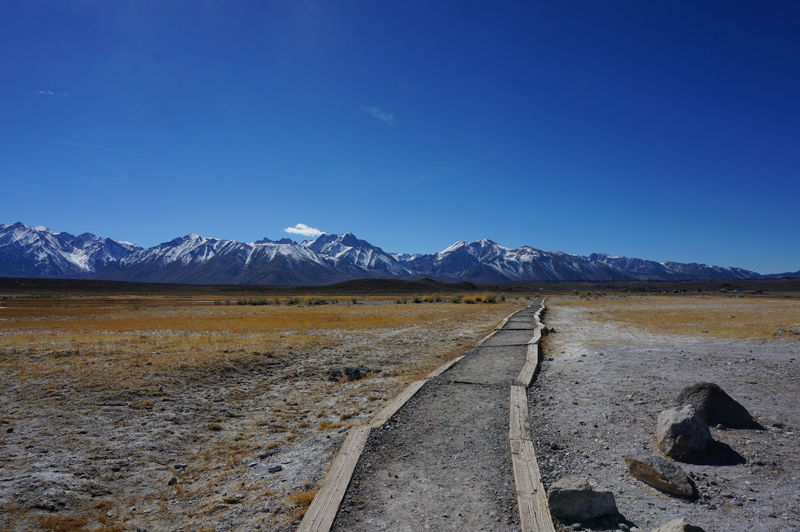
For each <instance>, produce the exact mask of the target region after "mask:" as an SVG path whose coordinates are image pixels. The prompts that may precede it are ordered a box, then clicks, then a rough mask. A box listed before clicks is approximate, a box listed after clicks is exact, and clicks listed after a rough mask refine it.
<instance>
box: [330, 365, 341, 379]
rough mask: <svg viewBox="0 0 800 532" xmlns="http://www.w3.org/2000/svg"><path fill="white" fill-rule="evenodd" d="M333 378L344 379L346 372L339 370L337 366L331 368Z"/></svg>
mask: <svg viewBox="0 0 800 532" xmlns="http://www.w3.org/2000/svg"><path fill="white" fill-rule="evenodd" d="M331 377H334V378H339V377H344V371H342V370H341V369H339V368H337V367H336V366H331Z"/></svg>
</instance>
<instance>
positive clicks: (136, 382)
mask: <svg viewBox="0 0 800 532" xmlns="http://www.w3.org/2000/svg"><path fill="white" fill-rule="evenodd" d="M3 303H4V306H5V308H3V309H2V311H1V312H2V313H3V314H2V315H0V338H1V340H0V342H2V343H1V344H0V346H1V347H0V387H2V389H3V394H2V396H1V397H0V423H2V425H0V429H2V430H1V431H0V446H1V447H2V449H3V451H4V452H3V456H2V461H1V462H0V528H2V529H5V530H20V531H25V530H42V529H45V530H47V529H51V530H71V529H87V530H96V531H112V530H129V529H138V528H142V529H146V530H149V531H152V530H176V529H185V530H236V529H261V530H291V529H293V528H294V526H295V525H296V523H297V521H298V519H299V517H300V516H301V515H302V513H303V511H304V509H305V507H306V506H307V505H308V503H309V502H310V500H311V498H312V497H313V495H314V492H315V489H316V487H317V485H318V483H319V482H320V481H321V479H322V478H323V477H324V475H325V473H326V469H327V466H328V465H329V464H330V462H331V461H332V459H333V456H334V454H335V452H336V451H337V449H338V447H339V445H340V444H341V442H342V440H343V439H344V437H345V433H346V430H347V428H348V427H349V426H351V424H360V423H363V422H365V421H366V420H368V419H369V418H370V417H371V416H372V415H373V414H374V413H375V412H377V411H378V410H379V409H380V408H381V407H382V406H383V404H384V403H385V402H386V401H388V400H389V399H391V398H392V397H393V396H394V395H396V394H397V393H398V392H399V391H400V390H401V389H402V388H404V387H405V386H406V384H407V383H408V382H410V381H412V380H415V379H417V378H418V377H419V376H421V375H423V374H425V373H427V372H429V371H431V370H432V369H434V368H435V367H437V366H439V365H441V364H442V363H443V362H444V361H446V360H449V359H452V358H454V357H455V356H458V355H459V354H461V353H463V352H464V351H465V350H466V349H468V348H469V347H470V346H472V345H473V344H474V343H475V342H476V341H477V340H478V339H479V338H481V337H482V336H484V335H485V334H487V333H488V331H490V330H491V329H492V328H493V327H495V326H496V325H497V323H498V322H500V321H501V320H502V319H503V318H504V317H505V316H507V315H508V314H510V313H511V312H513V311H515V310H517V309H519V308H522V307H524V306H525V305H526V304H527V301H526V300H522V299H520V300H514V301H508V302H505V303H496V304H477V305H475V304H473V305H466V304H453V303H450V302H439V303H421V304H417V305H415V304H413V303H410V302H409V303H408V304H404V305H398V304H395V302H394V300H379V299H377V298H374V299H373V300H372V301H360V302H359V303H358V304H356V305H353V304H351V303H350V302H349V299H348V301H347V303H338V304H327V305H314V306H308V305H303V306H292V307H287V306H285V305H281V306H276V305H263V306H240V305H236V304H233V305H225V304H212V302H210V301H206V302H199V301H197V300H189V299H187V300H177V299H175V298H156V297H150V298H148V297H144V298H127V299H126V298H116V299H112V298H105V299H103V298H73V299H54V300H45V299H36V300H26V299H24V298H18V299H13V300H8V301H3ZM284 303H285V301H284ZM331 366H336V367H339V368H343V367H345V366H364V367H368V368H370V369H371V370H372V371H371V372H369V373H366V376H365V378H363V379H361V380H355V381H348V380H346V379H339V381H338V382H333V381H331V380H329V379H330V376H331V373H330V368H331ZM362 371H363V368H362ZM378 371H384V372H386V373H384V374H383V375H384V376H380V374H379V372H378Z"/></svg>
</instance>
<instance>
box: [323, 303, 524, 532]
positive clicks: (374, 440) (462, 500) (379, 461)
mask: <svg viewBox="0 0 800 532" xmlns="http://www.w3.org/2000/svg"><path fill="white" fill-rule="evenodd" d="M538 303H539V302H538V300H537V301H535V302H534V304H533V305H531V307H530V308H528V309H525V310H522V311H520V312H518V313H516V314H515V315H514V316H513V319H511V320H509V321H508V322H507V323H506V324H505V326H504V328H503V329H501V330H499V331H497V332H496V333H495V334H494V335H493V336H492V337H491V338H489V339H488V340H487V341H485V342H484V343H483V344H482V345H481V346H480V347H476V348H473V349H472V350H470V351H469V352H468V354H467V357H466V358H465V359H463V360H462V361H461V362H459V363H458V364H456V365H455V366H453V367H452V368H451V369H450V370H448V371H446V372H445V373H443V374H442V375H440V376H439V377H437V378H435V379H433V380H431V381H430V382H428V383H427V384H426V385H425V386H424V387H423V388H422V389H421V390H420V391H419V392H418V393H417V394H416V395H415V396H414V397H413V398H412V399H411V400H410V401H409V402H408V403H406V405H405V406H404V407H403V408H402V409H401V410H400V411H399V412H398V413H397V414H396V415H395V416H394V417H393V418H392V419H391V420H390V421H389V422H387V423H386V424H384V426H383V427H382V428H380V429H378V430H374V431H373V432H372V433H371V434H370V437H369V440H368V441H367V444H366V447H365V449H364V452H363V454H362V455H361V458H360V459H359V461H358V465H357V466H356V470H355V473H354V475H353V478H352V481H351V483H350V486H349V488H348V491H347V494H346V496H345V500H344V502H343V503H342V506H341V507H340V509H339V513H338V515H337V516H336V520H335V521H334V524H333V527H332V530H348V531H360V530H363V531H374V530H393V531H406V530H408V531H417V530H458V531H461V530H487V531H489V530H494V531H509V532H510V531H515V530H519V528H520V525H519V513H518V510H517V502H516V498H515V487H514V474H513V471H512V467H511V450H510V446H509V439H508V429H509V393H510V385H511V384H512V382H513V381H514V379H515V378H516V376H517V375H518V374H519V372H520V370H521V369H522V367H523V366H524V364H525V357H526V346H525V345H524V344H525V343H526V342H527V341H528V340H530V338H531V337H532V336H533V330H534V328H535V326H534V323H535V317H534V312H535V310H536V309H537V308H538Z"/></svg>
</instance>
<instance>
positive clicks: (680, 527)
mask: <svg viewBox="0 0 800 532" xmlns="http://www.w3.org/2000/svg"><path fill="white" fill-rule="evenodd" d="M653 532H705V530H703V529H702V528H700V527H699V526H694V525H692V524H689V523H687V522H686V519H683V518H681V519H674V520H672V521H670V522H669V523H667V524H666V525H662V526H660V527H658V528H654V529H653Z"/></svg>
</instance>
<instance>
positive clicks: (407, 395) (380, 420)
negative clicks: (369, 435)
mask: <svg viewBox="0 0 800 532" xmlns="http://www.w3.org/2000/svg"><path fill="white" fill-rule="evenodd" d="M426 382H428V380H427V379H421V380H418V381H414V382H412V383H411V384H409V385H408V386H407V387H406V389H405V390H403V391H402V392H400V393H399V394H398V395H397V397H395V398H394V399H392V400H391V401H389V402H388V403H386V406H384V407H383V408H382V409H381V411H380V412H378V413H377V414H375V417H373V418H372V420H371V421H370V422H369V426H370V427H372V428H373V429H377V428H379V427H381V426H382V425H383V424H384V423H386V422H387V421H389V419H391V417H392V416H393V415H395V413H396V412H397V411H398V410H400V408H402V407H403V405H404V404H406V403H407V402H408V400H409V399H411V398H412V397H413V396H414V394H415V393H417V392H418V391H419V389H420V388H422V386H423V385H424V384H425V383H426Z"/></svg>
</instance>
